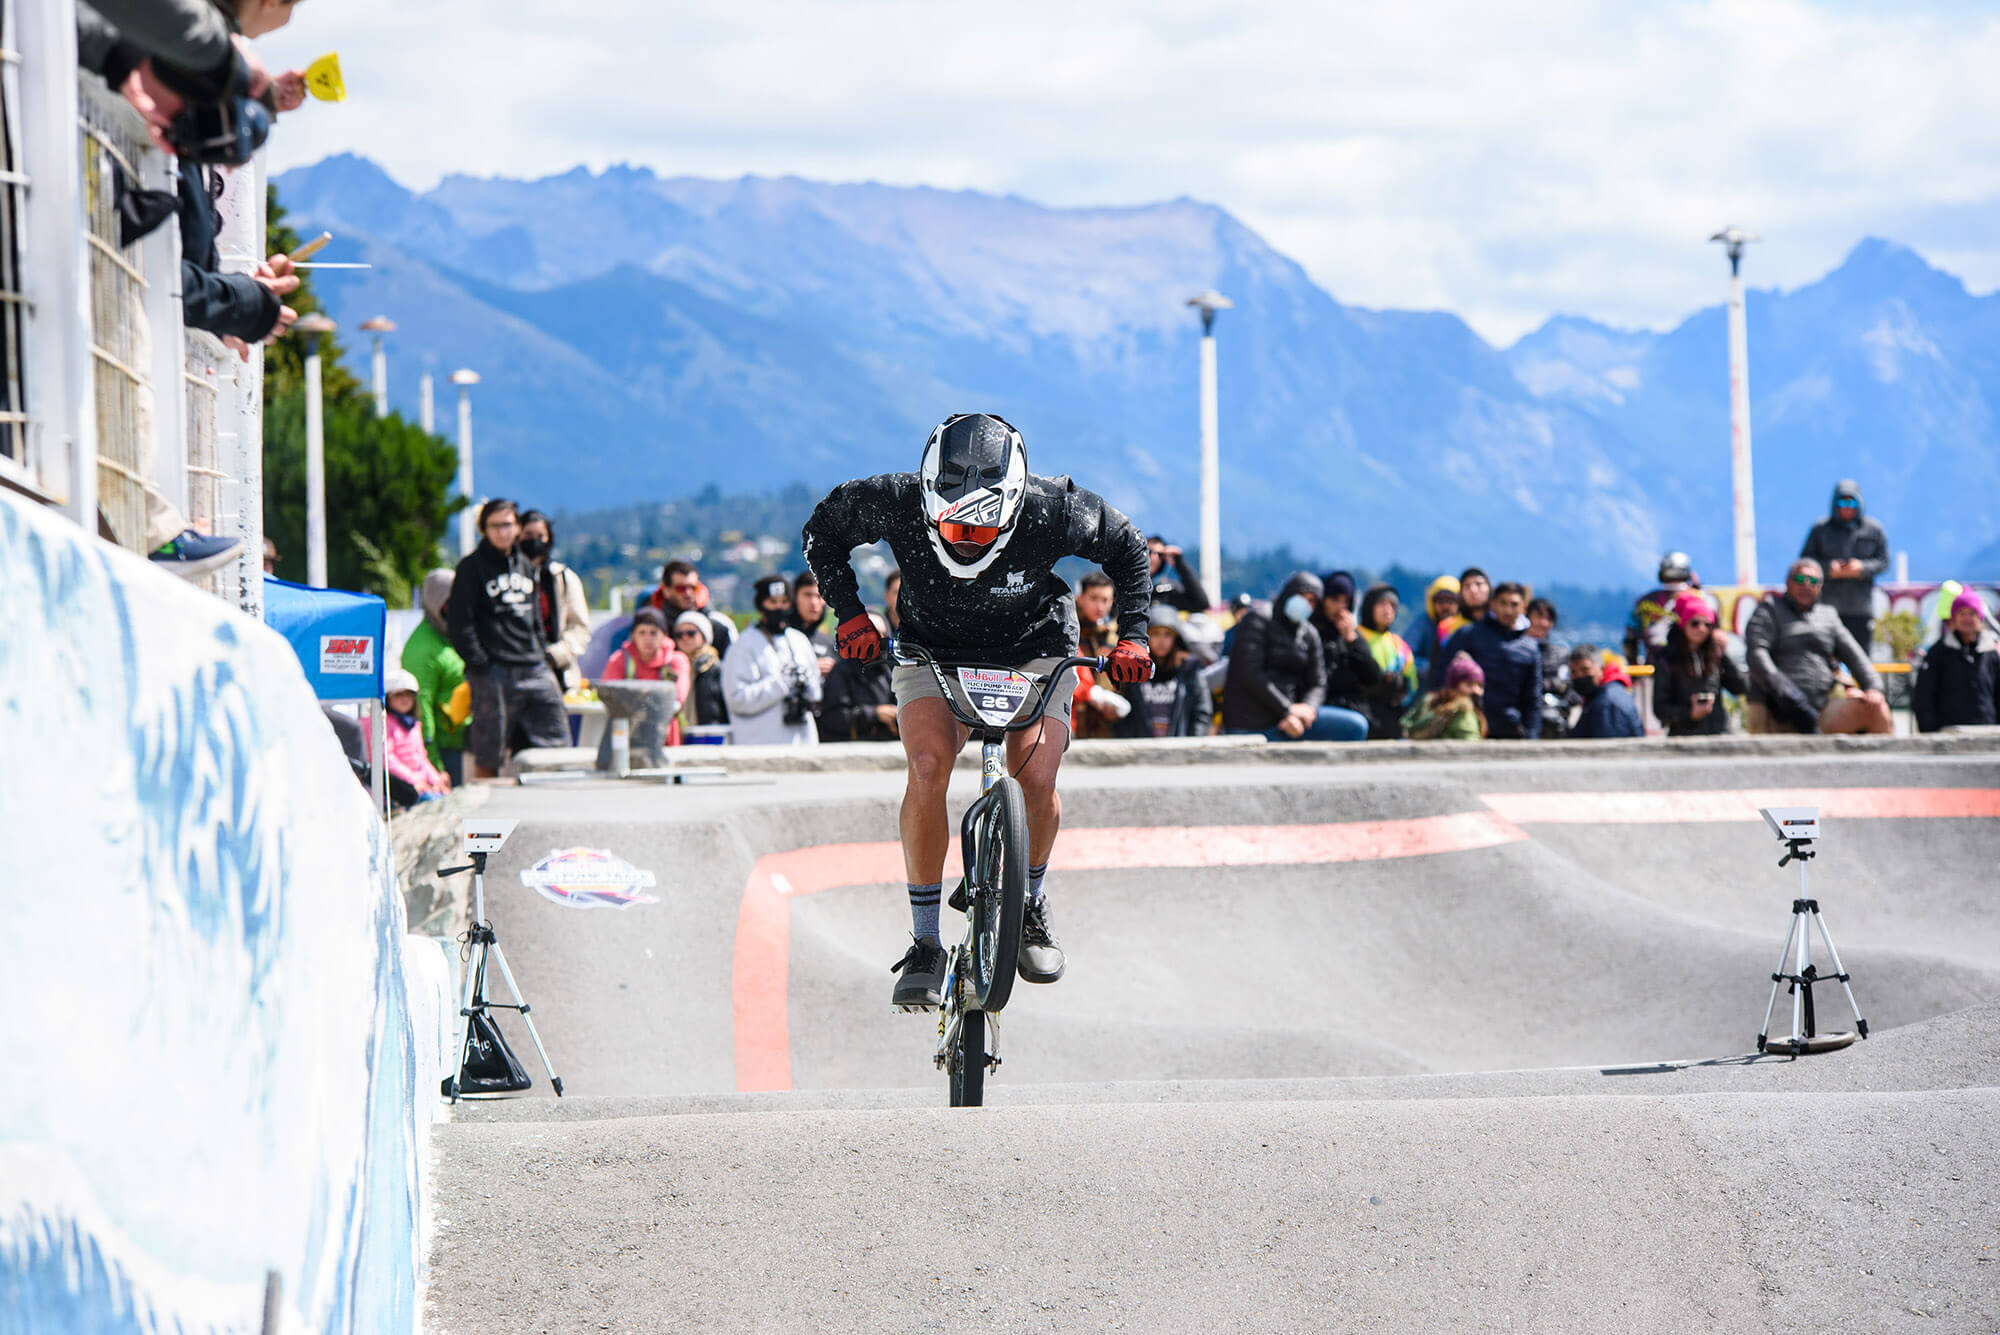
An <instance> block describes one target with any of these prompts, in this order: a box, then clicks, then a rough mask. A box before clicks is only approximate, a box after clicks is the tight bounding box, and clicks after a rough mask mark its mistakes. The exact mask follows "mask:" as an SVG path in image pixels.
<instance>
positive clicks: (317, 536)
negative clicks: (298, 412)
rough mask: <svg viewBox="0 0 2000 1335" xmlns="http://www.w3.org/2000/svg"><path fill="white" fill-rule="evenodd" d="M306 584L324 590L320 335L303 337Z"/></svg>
mask: <svg viewBox="0 0 2000 1335" xmlns="http://www.w3.org/2000/svg"><path fill="white" fill-rule="evenodd" d="M306 583H307V584H310V585H311V586H312V587H313V588H315V589H323V588H325V587H326V424H325V422H324V421H323V420H322V417H321V413H320V367H319V335H318V334H308V335H306Z"/></svg>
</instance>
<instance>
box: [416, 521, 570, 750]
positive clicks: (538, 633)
mask: <svg viewBox="0 0 2000 1335" xmlns="http://www.w3.org/2000/svg"><path fill="white" fill-rule="evenodd" d="M520 530H521V525H520V521H519V519H518V517H517V513H516V511H515V508H514V502H512V501H506V500H491V501H488V502H486V504H484V505H482V506H480V507H479V531H480V533H481V534H482V535H483V536H482V538H481V540H480V543H479V545H478V546H477V547H475V548H473V550H472V553H471V554H470V555H469V556H467V557H466V558H465V559H464V560H462V561H460V562H459V563H458V572H457V574H456V575H455V576H454V577H453V579H452V582H451V600H450V601H449V602H448V603H446V604H445V624H446V625H447V627H448V628H449V630H450V633H451V645H452V648H454V649H456V650H458V654H459V657H461V658H463V659H464V660H465V681H466V684H467V685H468V686H470V687H471V688H472V723H471V726H470V727H469V728H468V729H467V731H466V749H467V750H468V751H470V752H472V761H473V777H474V778H476V779H497V778H498V777H500V766H501V765H502V764H504V763H505V762H506V758H507V757H506V743H507V732H508V727H509V725H510V724H513V725H515V726H517V727H518V729H519V730H520V733H521V735H522V736H524V737H525V738H526V740H527V743H528V745H529V746H567V745H569V715H568V713H567V712H566V711H565V710H564V709H563V702H562V687H560V686H558V685H557V684H556V677H555V673H554V672H552V671H551V670H550V669H549V663H548V644H547V642H546V641H545V640H544V639H543V637H542V619H541V617H540V616H539V615H538V614H537V611H536V607H535V568H534V564H533V563H532V562H531V561H529V560H528V558H527V557H526V556H524V555H522V554H521V553H520V551H519V550H517V548H516V547H515V538H516V536H517V535H518V534H519V533H520Z"/></svg>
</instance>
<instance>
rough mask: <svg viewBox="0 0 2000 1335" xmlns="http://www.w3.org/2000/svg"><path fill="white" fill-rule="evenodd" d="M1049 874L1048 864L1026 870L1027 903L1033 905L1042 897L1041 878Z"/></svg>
mask: <svg viewBox="0 0 2000 1335" xmlns="http://www.w3.org/2000/svg"><path fill="white" fill-rule="evenodd" d="M1048 874H1049V864H1048V863H1046V862H1044V863H1043V864H1042V865H1041V866H1039V867H1030V868H1028V902H1029V903H1030V904H1032V903H1034V902H1035V901H1036V900H1038V899H1040V898H1041V897H1042V878H1043V877H1044V876H1047V875H1048Z"/></svg>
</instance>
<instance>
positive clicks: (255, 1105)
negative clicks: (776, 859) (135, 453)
mask: <svg viewBox="0 0 2000 1335" xmlns="http://www.w3.org/2000/svg"><path fill="white" fill-rule="evenodd" d="M0 868H4V871H5V875H4V876H0V1333H4V1335H13V1333H14V1332H36V1333H37V1335H40V1333H41V1332H50V1331H64V1332H68V1331H107V1332H127V1331H130V1332H155V1331H211V1330H213V1331H255V1330H258V1329H259V1328H260V1321H261V1312H262V1301H263V1289H264V1276H265V1272H266V1271H267V1270H276V1271H278V1272H279V1274H280V1275H281V1277H282V1280H283V1286H284V1305H285V1309H286V1310H285V1322H284V1325H285V1328H287V1329H293V1330H307V1331H323V1332H353V1331H366V1332H401V1331H410V1330H413V1329H415V1326H416V1317H417V1314H416V1303H417V1298H416V1294H417V1285H418V1280H419V1274H420V1267H421V1260H422V1257H421V1245H422V1244H421V1240H420V1238H419V1232H420V1227H419V1221H420V1218H421V1216H422V1176H421V1161H422V1149H423V1144H424V1142H423V1139H422V1138H423V1136H424V1135H425V1134H426V1127H427V1124H428V1121H429V1108H430V1107H431V1106H432V1105H433V1104H434V1101H435V1098H434V1096H435V1080H436V1076H435V1074H434V1072H435V1068H436V1051H435V1050H436V1045H437V1040H436V1038H435V1036H434V1035H431V1036H428V1037H427V1038H426V1040H425V1041H426V1043H427V1044H428V1047H429V1051H428V1052H426V1051H425V1050H424V1045H423V1044H419V1043H418V1041H417V1037H416V1034H415V1032H414V1031H413V1028H412V1021H411V1014H412V1007H411V1004H410V998H409V994H408V991H407V983H406V976H405V965H404V950H405V938H404V931H405V926H404V920H403V905H402V899H401V896H400V895H399V894H398V893H396V889H395V886H394V883H393V874H392V872H391V870H390V859H389V849H388V844H387V839H386V836H385V834H384V833H383V830H382V826H381V823H380V821H379V820H377V819H375V818H374V816H373V814H372V812H371V810H370V806H369V802H368V798H367V795H366V794H365V793H364V792H363V790H362V789H361V787H360V785H359V784H357V783H356V782H355V780H354V777H353V775H352V773H351V772H350V771H349V769H348V767H347V764H346V761H345V759H344V758H343V757H342V755H341V754H340V751H339V748H338V746H337V745H336V743H335V741H334V737H333V733H332V730H331V729H330V728H329V727H328V725H327V723H326V721H325V720H324V718H323V717H322V716H321V714H320V711H319V707H318V704H317V703H316V702H315V701H314V699H313V697H312V695H311V693H310V692H309V691H308V689H307V687H306V684H305V679H304V677H303V675H302V674H301V672H300V669H299V666H298V663H297V660H296V659H294V658H293V656H292V654H291V651H290V649H289V648H288V647H287V646H286V645H285V643H284V641H282V640H281V639H279V638H278V636H276V635H275V634H273V633H271V632H270V631H268V630H266V629H265V628H264V627H263V626H262V625H259V624H257V623H255V622H253V621H250V620H248V619H246V618H244V617H243V616H241V615H239V614H238V613H237V612H235V611H234V610H233V609H232V608H230V607H228V606H226V605H224V604H223V603H222V602H220V601H219V600H218V599H216V598H213V597H211V596H209V595H207V594H205V593H203V592H201V591H200V590H198V589H196V588H194V587H193V586H191V585H188V584H184V583H182V582H181V581H179V580H177V579H175V578H173V577H172V576H170V575H167V574H164V573H162V572H160V571H158V570H156V569H154V568H152V567H151V566H150V564H149V563H148V562H146V561H144V560H141V559H139V558H136V557H133V556H131V555H129V554H127V553H125V552H122V551H119V550H116V549H114V548H111V547H109V546H107V545H105V544H102V543H99V542H97V541H95V540H93V539H91V538H89V537H87V536H86V535H84V534H83V533H82V532H81V531H80V530H78V529H77V528H75V527H74V526H73V525H71V524H69V523H67V522H66V521H65V520H63V519H62V518H60V517H59V516H56V515H53V514H50V513H49V512H47V511H43V510H40V509H37V508H35V507H33V506H31V505H29V504H27V503H25V502H22V501H20V500H19V499H18V498H15V497H12V496H11V495H10V494H9V493H6V492H4V491H0ZM436 953H437V952H436V951H435V950H434V949H433V950H432V951H431V954H432V955H436ZM419 986H420V988H421V987H422V983H421V981H420V984H419ZM420 997H421V1004H420V1005H419V1006H418V1007H417V1010H418V1012H419V1013H420V1014H423V1015H425V1016H426V1017H427V1018H428V1021H429V1023H431V1024H433V1025H434V1024H435V1023H436V1016H435V1014H434V1012H436V1011H437V1010H438V1009H439V1008H438V1006H437V1005H436V1004H435V1002H434V1000H433V999H432V998H431V997H430V995H429V993H428V992H427V991H420ZM424 1078H428V1079H429V1080H430V1081H431V1089H430V1090H429V1091H425V1090H424V1089H423V1088H422V1087H421V1084H420V1081H421V1080H422V1079H424Z"/></svg>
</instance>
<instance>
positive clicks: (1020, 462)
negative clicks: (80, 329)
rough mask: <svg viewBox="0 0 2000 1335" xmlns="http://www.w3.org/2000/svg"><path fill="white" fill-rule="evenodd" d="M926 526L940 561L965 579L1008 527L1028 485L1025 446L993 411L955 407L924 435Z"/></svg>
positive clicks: (1001, 542)
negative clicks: (963, 410) (957, 409)
mask: <svg viewBox="0 0 2000 1335" xmlns="http://www.w3.org/2000/svg"><path fill="white" fill-rule="evenodd" d="M917 476H918V478H919V479H920V481H921V483H922V486H923V493H924V520H925V523H924V531H925V532H926V533H928V534H929V535H930V540H931V546H932V548H933V549H935V550H936V552H937V554H938V559H939V560H940V561H942V562H943V563H944V568H945V569H946V570H947V571H949V572H950V573H951V574H953V575H956V576H957V577H958V578H960V579H971V578H973V577H974V576H976V575H978V574H979V573H980V572H981V571H983V570H985V569H986V567H987V566H989V565H991V564H992V563H993V560H994V558H995V557H997V556H999V555H1000V552H1001V549H1002V548H1004V547H1005V546H1006V545H1007V539H1008V538H1009V537H1011V536H1012V535H1013V532H1014V521H1015V520H1016V519H1018V518H1019V517H1020V514H1021V498H1022V497H1023V496H1025V495H1027V493H1028V447H1027V445H1026V443H1024V442H1023V441H1022V439H1021V433H1020V432H1018V431H1016V430H1015V429H1014V428H1013V427H1012V426H1010V425H1009V424H1008V423H1007V421H1006V420H1005V419H1004V418H999V417H995V416H993V415H992V414H991V413H954V414H953V415H952V416H950V417H947V418H946V419H945V420H944V421H942V422H940V423H939V424H938V426H937V429H936V430H935V431H932V432H931V438H930V439H929V440H928V441H926V442H924V461H923V465H922V467H921V468H919V469H918V473H917Z"/></svg>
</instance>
